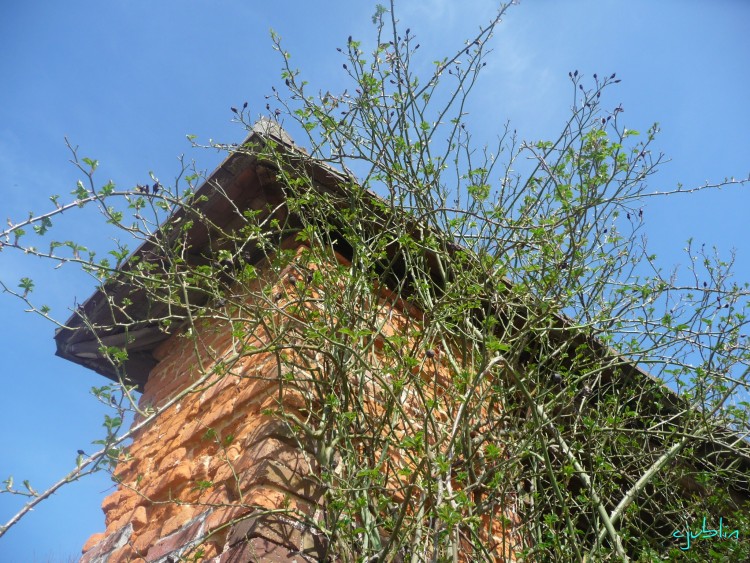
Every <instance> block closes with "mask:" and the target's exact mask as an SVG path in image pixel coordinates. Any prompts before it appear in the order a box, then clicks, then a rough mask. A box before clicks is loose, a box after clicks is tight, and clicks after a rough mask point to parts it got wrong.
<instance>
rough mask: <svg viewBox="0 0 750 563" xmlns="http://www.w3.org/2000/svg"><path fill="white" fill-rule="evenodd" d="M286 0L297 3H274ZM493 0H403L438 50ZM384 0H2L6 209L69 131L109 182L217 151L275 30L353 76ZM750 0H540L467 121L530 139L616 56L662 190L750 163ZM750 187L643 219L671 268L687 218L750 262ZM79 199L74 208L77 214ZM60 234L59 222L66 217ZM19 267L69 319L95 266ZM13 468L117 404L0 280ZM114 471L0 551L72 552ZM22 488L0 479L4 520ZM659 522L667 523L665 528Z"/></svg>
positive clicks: (94, 433) (272, 74) (0, 350)
mask: <svg viewBox="0 0 750 563" xmlns="http://www.w3.org/2000/svg"><path fill="white" fill-rule="evenodd" d="M278 6H283V7H278ZM494 6H495V3H494V2H489V1H485V0H464V1H461V2H458V1H448V0H419V1H402V2H401V3H400V5H399V13H400V18H401V21H402V22H403V24H404V26H408V27H410V28H411V31H412V33H414V34H416V35H417V36H418V41H419V42H420V43H421V48H420V53H421V55H422V56H423V57H424V59H423V60H422V61H421V63H420V64H422V65H424V68H428V67H429V66H430V63H431V61H432V60H435V59H438V58H441V57H442V56H444V55H446V54H449V53H451V52H452V51H453V50H455V49H457V48H459V47H460V46H461V44H462V40H463V39H464V38H465V37H468V36H469V35H471V34H472V33H474V32H475V31H476V30H477V27H478V26H479V25H480V24H482V23H483V22H485V21H486V20H488V19H489V17H490V16H491V15H492V13H493V11H494ZM373 11H374V3H370V2H361V1H351V0H348V1H346V2H344V1H340V0H327V1H325V2H323V1H317V2H316V1H304V2H302V1H296V2H295V1H289V2H285V3H283V4H279V3H275V5H272V3H270V2H244V1H236V0H214V1H211V2H205V1H197V0H180V1H176V0H159V1H158V2H154V1H145V0H128V1H117V0H113V1H110V2H100V1H93V0H88V1H74V2H58V1H51V0H47V1H41V0H39V1H36V2H4V3H3V4H2V7H0V52H1V53H2V55H1V56H0V78H1V79H2V87H0V195H1V197H0V219H3V220H5V218H6V217H11V218H14V219H19V218H23V217H25V216H26V214H27V213H28V212H29V211H32V210H33V211H43V210H48V209H50V208H51V204H50V203H49V201H48V199H47V198H48V196H49V195H51V194H61V195H63V196H66V195H67V194H69V192H70V191H71V190H72V189H73V188H74V186H75V182H76V180H78V179H79V177H80V174H77V173H76V170H75V169H74V168H73V167H72V166H71V165H70V164H68V163H67V160H68V158H69V156H70V155H69V153H68V152H67V149H66V147H65V144H64V141H63V138H64V136H67V137H68V138H69V139H70V140H71V141H72V142H73V143H74V144H77V145H80V147H81V148H80V151H81V156H89V157H91V158H96V159H98V160H99V161H100V163H101V164H100V169H99V171H98V173H97V175H98V177H99V179H100V182H101V184H103V183H105V182H106V180H107V179H109V178H112V179H113V180H114V181H115V182H116V183H117V185H118V186H121V187H128V186H133V185H135V184H136V183H138V182H144V181H146V180H147V179H148V171H149V170H153V171H154V172H155V173H156V174H157V176H159V177H160V178H161V179H162V181H165V182H169V179H170V178H171V177H173V176H174V175H175V174H176V173H177V172H178V170H179V167H178V163H177V160H176V157H177V156H178V155H180V154H182V153H186V154H187V156H188V157H189V158H194V159H196V161H197V162H198V164H199V166H200V167H201V168H204V169H209V170H210V169H212V168H213V167H214V166H215V165H216V164H217V163H218V162H219V161H220V158H221V155H218V154H216V153H213V152H208V151H203V152H201V151H192V150H190V149H189V145H188V143H187V142H186V141H185V135H186V134H195V135H197V136H198V139H199V140H203V141H205V140H207V139H209V138H212V139H216V140H221V141H225V142H237V141H240V140H242V139H243V138H244V136H245V132H244V131H243V130H242V129H241V128H239V127H238V126H237V125H235V124H232V123H230V121H231V118H232V117H233V115H232V113H231V112H230V111H229V107H230V106H237V105H241V104H242V103H243V102H244V101H248V102H249V109H250V110H251V114H252V115H253V116H254V117H257V116H259V115H260V114H261V113H263V112H264V108H265V104H266V100H265V99H264V95H266V94H269V93H270V90H271V86H272V85H275V86H276V87H280V86H281V85H282V83H283V82H282V81H281V80H280V67H281V60H280V58H279V56H278V54H277V53H275V52H274V51H273V50H272V49H271V41H270V37H269V29H270V28H273V29H275V30H276V31H277V32H278V33H279V34H280V35H281V36H282V37H283V39H284V45H285V47H286V49H287V50H288V51H290V52H291V53H292V57H293V58H292V62H293V63H294V65H295V66H297V67H299V68H301V69H303V71H304V74H305V76H306V78H307V79H308V80H310V82H311V86H312V87H313V89H314V90H317V89H318V88H320V89H322V90H323V91H325V90H326V89H330V90H331V91H337V90H341V89H343V88H344V87H346V86H347V84H346V83H345V82H344V79H345V76H344V73H343V71H342V69H341V63H342V62H343V61H342V60H341V56H340V55H339V54H338V53H337V52H336V50H335V48H336V47H338V46H343V45H345V42H346V37H347V36H348V35H350V34H351V35H353V36H354V37H355V38H357V39H364V40H366V41H371V39H372V32H373V27H372V25H371V23H370V16H371V14H372V13H373ZM748 24H750V3H749V2H746V1H744V0H714V1H712V2H698V1H690V0H659V2H654V1H650V0H628V1H620V2H616V1H614V0H588V1H586V0H569V1H567V2H560V1H557V0H555V1H553V0H536V1H534V0H526V1H524V2H522V3H521V5H520V6H517V7H514V8H513V9H512V10H511V12H510V13H509V14H508V16H507V17H506V18H505V21H504V22H503V23H502V25H501V26H500V28H499V30H498V34H497V36H496V38H495V40H494V42H493V47H494V53H493V54H492V55H491V57H490V59H489V63H488V66H487V67H486V69H485V71H486V72H485V74H484V77H483V78H482V79H481V81H480V84H479V87H478V88H477V90H476V91H475V96H474V98H473V104H472V106H471V107H470V111H471V115H470V117H469V122H470V124H471V125H472V127H473V129H474V131H475V133H476V136H477V138H480V139H486V140H487V141H492V140H493V138H494V135H495V133H496V132H498V131H500V129H501V127H502V125H503V124H504V122H505V121H506V120H508V119H510V120H511V127H513V128H515V129H517V130H518V132H519V135H520V136H521V138H523V139H527V140H536V139H540V138H550V137H552V136H554V135H556V134H557V133H558V132H559V131H560V128H561V127H562V125H563V123H564V119H565V117H566V115H567V112H568V109H569V106H570V104H571V101H572V96H571V94H572V89H571V86H570V83H569V79H568V72H569V71H572V70H575V69H577V70H578V71H579V72H581V73H583V74H584V75H585V76H587V77H589V78H590V77H591V75H592V74H593V73H595V72H596V73H599V74H600V75H604V74H610V73H612V72H617V75H618V77H619V78H621V79H622V83H621V84H619V85H617V86H615V87H613V88H611V89H610V90H609V91H608V93H607V95H606V96H607V97H606V99H605V100H604V106H605V107H610V108H614V107H616V106H617V105H618V104H619V103H622V104H623V108H624V109H625V113H624V114H623V116H621V117H620V119H621V120H622V119H624V122H625V124H626V126H627V127H628V128H631V129H637V130H640V131H645V130H646V129H647V128H648V127H649V126H650V125H651V124H652V123H653V122H655V121H658V122H660V125H661V130H662V133H661V135H660V136H659V137H658V139H657V143H656V147H657V148H658V149H660V150H662V151H663V152H664V153H666V154H667V155H668V156H669V157H670V158H671V159H672V160H671V162H670V163H669V164H666V165H664V166H663V167H662V170H661V173H660V174H659V175H658V176H657V177H655V178H654V179H652V181H651V184H650V187H651V188H652V189H653V190H657V189H658V190H663V189H669V188H673V187H674V186H675V185H676V184H677V183H678V182H682V183H683V184H685V185H686V186H697V185H700V184H702V183H703V182H705V181H706V180H710V181H719V180H722V179H723V178H724V177H725V176H736V177H742V176H747V175H748V173H750V158H749V156H750V103H749V102H748V100H749V99H750V96H748V82H749V80H750V68H749V66H750V34H748V33H747V27H748ZM748 189H750V188H747V187H745V188H736V187H735V188H725V189H724V190H722V191H719V192H711V193H702V194H698V195H695V196H690V197H686V196H681V197H676V198H670V199H667V200H663V201H659V202H656V201H654V202H649V204H648V206H647V207H646V208H645V220H646V226H645V232H646V233H647V235H648V237H649V243H650V246H651V247H652V249H653V250H654V251H655V252H656V253H657V254H658V255H659V256H660V259H661V262H662V264H663V265H664V266H665V267H667V268H668V267H669V266H670V265H672V264H678V263H681V262H682V263H684V261H685V257H684V254H682V251H681V249H682V248H683V247H684V246H685V241H686V240H687V238H688V237H690V236H694V237H695V239H696V241H697V242H698V243H699V244H700V243H706V244H707V245H708V246H711V245H716V246H718V247H719V248H720V249H722V251H723V252H724V253H725V254H726V255H728V253H729V251H730V249H732V248H736V249H737V262H736V266H737V268H736V269H737V273H738V277H739V278H740V279H741V280H748V279H750V242H748V240H747V234H748V228H747V211H748V208H749V207H750V198H749V197H748V195H747V190H748ZM71 215H73V214H71ZM55 229H56V230H58V231H59V232H62V231H63V229H69V230H70V232H71V233H73V234H71V238H75V239H77V240H80V241H83V242H87V243H90V244H92V245H93V246H94V247H96V248H101V249H104V248H106V247H107V245H108V244H109V242H108V241H107V240H106V236H107V231H105V230H103V229H102V227H101V225H100V224H99V223H97V222H96V217H95V216H94V215H84V216H83V218H82V217H81V216H71V217H65V218H64V221H62V223H61V224H60V225H56V226H55ZM58 236H59V235H58ZM23 275H31V277H33V278H34V279H35V281H36V282H37V289H36V291H35V295H38V296H39V298H40V300H41V301H42V302H44V303H47V304H49V305H50V306H52V308H53V313H57V315H58V316H59V317H61V318H63V319H64V318H67V316H68V313H69V309H70V308H72V307H73V304H74V300H75V299H77V300H78V301H79V302H80V301H82V300H84V299H85V298H86V297H88V296H89V295H90V294H91V292H92V290H93V282H92V281H91V280H90V279H89V278H87V277H86V276H84V275H82V274H80V273H78V272H75V271H74V269H73V268H70V267H63V268H60V269H58V270H53V269H52V267H51V265H50V264H45V263H44V262H43V261H40V260H30V259H29V257H27V256H18V255H14V254H12V253H10V252H2V253H0V279H2V280H4V281H6V282H8V283H12V284H15V283H17V280H18V279H19V278H20V277H21V276H23ZM0 313H1V314H2V320H3V322H2V323H0V480H3V479H5V478H7V476H8V475H10V474H12V475H13V476H14V477H15V479H16V483H20V482H21V481H22V480H23V479H29V480H30V481H31V483H32V484H33V486H34V487H35V488H36V489H37V490H43V489H45V488H46V487H47V486H48V485H49V484H51V483H52V482H54V481H55V480H56V479H57V478H59V477H60V476H61V475H63V474H64V473H66V472H67V471H69V470H70V469H71V468H72V467H74V464H75V458H76V450H78V449H79V448H81V449H84V450H87V451H88V450H89V449H91V448H92V446H91V445H90V442H91V440H94V439H97V438H99V437H100V430H101V423H102V418H103V414H104V413H106V412H108V410H107V409H106V408H105V407H103V406H101V405H98V404H97V403H96V402H95V400H94V399H93V397H91V395H90V394H89V389H90V387H91V386H93V385H101V384H103V383H104V380H103V379H102V378H101V377H99V376H97V375H95V374H93V373H91V372H88V371H87V370H85V369H83V368H81V367H78V366H74V365H72V364H70V363H68V362H65V361H63V360H61V359H59V358H56V357H54V346H53V341H52V335H53V329H54V327H53V326H52V325H51V324H50V323H49V322H47V321H45V320H43V319H40V318H38V317H33V316H32V315H28V314H25V313H23V307H22V306H21V304H20V303H18V302H16V301H14V300H13V299H11V298H10V297H8V296H2V295H0ZM109 492H111V483H110V482H109V480H108V479H107V478H106V476H103V475H102V476H99V477H95V478H91V479H89V480H88V481H86V482H84V483H79V484H74V485H72V486H69V487H68V488H67V489H66V490H63V492H61V493H58V494H57V495H55V496H54V497H53V498H52V499H50V500H49V501H47V502H45V503H43V504H42V505H41V506H40V507H39V508H38V509H37V510H35V511H34V513H32V514H31V515H30V516H28V517H27V518H26V519H25V520H24V521H23V522H22V523H21V524H19V525H18V526H17V527H16V528H15V529H13V530H11V531H10V532H9V533H8V534H7V535H6V536H5V537H4V538H2V539H0V561H3V562H29V561H66V560H67V559H68V557H74V558H77V557H78V555H79V554H80V548H81V546H82V544H83V543H84V542H85V541H86V539H87V538H88V536H89V535H90V534H92V533H94V532H97V531H102V530H103V529H104V519H103V515H102V512H101V510H100V504H101V500H102V498H103V497H104V496H105V495H106V494H108V493H109ZM19 506H20V503H19V502H18V499H15V498H9V497H8V495H0V521H1V522H5V521H7V519H8V518H10V516H11V515H12V514H14V513H15V511H16V510H17V509H18V507H19ZM665 541H667V540H666V539H665Z"/></svg>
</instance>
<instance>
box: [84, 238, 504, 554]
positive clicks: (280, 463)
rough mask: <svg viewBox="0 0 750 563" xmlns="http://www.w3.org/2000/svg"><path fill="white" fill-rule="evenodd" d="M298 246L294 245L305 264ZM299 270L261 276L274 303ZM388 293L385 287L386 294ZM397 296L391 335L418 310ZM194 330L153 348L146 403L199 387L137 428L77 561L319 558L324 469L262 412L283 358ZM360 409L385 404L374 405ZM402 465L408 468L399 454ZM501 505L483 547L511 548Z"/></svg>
mask: <svg viewBox="0 0 750 563" xmlns="http://www.w3.org/2000/svg"><path fill="white" fill-rule="evenodd" d="M303 251H304V247H299V248H297V256H298V260H299V256H300V255H301V254H302V252H303ZM337 258H338V260H339V261H340V262H344V261H345V259H344V258H342V257H340V256H338V257H337ZM302 266H304V268H308V267H309V265H307V264H303V265H302ZM299 270H300V264H298V263H295V262H293V263H292V264H291V265H290V266H289V267H288V268H287V269H286V270H284V271H281V272H280V273H278V274H277V275H276V276H274V277H273V278H270V277H268V276H266V277H265V282H264V283H268V284H271V285H272V286H273V289H272V291H271V292H269V293H268V295H270V296H271V297H270V299H272V300H273V302H274V303H275V304H276V305H275V306H277V307H283V306H284V304H285V302H286V301H288V299H289V298H290V296H291V295H292V294H293V293H294V292H295V278H294V277H293V276H294V275H295V273H296V272H298V271H299ZM389 297H390V298H392V296H388V295H387V292H382V293H381V298H389ZM386 301H390V302H394V301H393V300H392V299H386ZM396 302H398V301H396ZM398 303H401V305H399V306H398V307H396V308H395V309H385V310H384V312H383V314H384V315H386V316H387V322H386V327H385V330H384V331H383V332H384V336H387V335H388V334H389V333H390V334H392V333H394V332H401V333H403V331H407V330H409V327H412V326H413V325H414V323H415V319H419V318H420V314H419V311H415V310H414V309H413V308H409V307H405V306H403V303H402V302H398ZM416 322H418V321H416ZM194 336H195V337H196V338H195V339H192V338H185V337H183V336H180V335H177V336H173V337H171V338H170V339H169V340H167V341H166V342H164V343H163V344H162V345H161V346H160V347H159V348H158V349H157V351H156V353H155V357H156V359H157V360H159V364H158V365H157V366H156V367H155V368H154V369H153V370H152V372H151V374H150V376H149V380H148V383H147V384H146V386H145V390H144V393H143V396H142V397H141V401H140V404H141V407H142V408H145V407H146V406H153V407H155V408H157V409H160V410H161V409H163V406H164V405H165V404H167V402H168V401H170V400H171V399H172V398H173V397H175V396H176V395H177V394H179V393H181V392H184V391H185V390H186V389H188V388H190V387H191V386H194V385H195V384H196V382H199V384H198V386H197V387H196V388H195V389H194V391H193V392H191V393H188V394H186V395H185V396H184V397H182V398H180V399H179V400H177V401H176V402H174V404H171V406H169V407H168V408H165V409H163V411H162V412H161V413H160V414H159V416H158V418H157V419H156V420H155V421H154V422H153V423H152V424H150V425H149V426H147V427H145V428H144V429H142V430H140V431H139V432H138V433H137V434H136V435H135V437H134V439H133V443H132V446H131V447H130V448H129V455H128V458H127V459H124V460H123V461H121V462H120V463H119V464H118V467H117V469H116V471H115V476H116V478H117V479H118V480H119V482H120V485H119V486H118V489H117V491H116V492H114V493H113V494H112V495H110V496H109V497H107V498H106V499H105V501H104V502H103V504H102V509H103V510H104V513H105V523H106V530H105V531H104V532H103V533H100V534H95V535H93V536H92V537H91V538H90V539H89V541H88V542H87V543H86V545H85V546H84V556H83V559H82V561H85V562H88V561H98V560H100V559H102V558H104V557H105V556H107V555H109V556H110V559H109V561H112V562H116V561H130V560H135V561H139V560H140V561H154V560H157V559H159V558H164V557H166V556H167V555H169V554H172V555H174V556H178V555H179V556H183V557H190V556H192V555H195V554H196V553H201V554H202V560H210V559H212V558H216V559H215V561H222V562H224V563H226V562H228V561H237V562H239V561H254V560H258V561H291V560H295V561H305V560H309V561H317V560H318V559H319V556H320V554H321V553H323V550H324V541H323V540H324V538H322V537H320V536H319V535H318V534H317V533H316V532H314V530H313V529H312V528H311V527H309V526H306V525H304V524H303V523H302V520H304V518H305V517H307V518H310V519H312V520H318V519H319V511H320V505H321V503H322V502H323V491H322V489H321V488H320V486H319V485H318V484H316V480H315V479H314V478H311V477H310V476H311V474H312V475H314V474H315V473H317V472H318V467H317V465H316V462H315V461H314V459H313V456H311V455H309V454H308V453H306V452H305V451H304V449H302V448H300V444H299V442H298V441H297V438H296V437H295V436H293V435H291V433H290V431H289V430H288V428H287V426H286V425H285V424H284V423H282V422H280V421H279V420H278V419H277V418H275V417H273V416H272V415H268V414H264V413H263V411H264V410H265V409H271V408H273V407H274V406H276V402H277V398H278V393H279V373H278V363H277V361H276V357H275V356H274V355H273V354H271V353H269V352H257V353H253V354H252V355H243V354H238V353H237V352H238V347H239V344H240V343H239V342H238V340H237V337H236V335H235V336H233V335H232V331H231V329H230V327H229V325H228V323H227V322H225V321H219V320H215V321H208V322H205V323H202V324H201V325H200V326H199V327H198V328H197V329H196V334H195V335H194ZM251 338H252V339H253V344H255V345H261V344H263V342H264V341H265V340H267V339H268V337H267V336H266V335H265V334H264V333H263V332H262V331H257V332H255V333H253V334H252V336H251ZM379 353H380V352H379V351H377V350H376V352H375V354H379ZM235 356H237V357H238V359H236V361H233V362H229V364H228V365H227V366H224V367H225V369H223V370H220V371H221V372H222V373H215V374H214V375H212V376H211V377H209V378H208V379H207V380H206V381H200V380H201V374H202V373H210V372H211V371H212V368H213V367H214V366H215V365H216V362H217V360H219V361H221V360H226V359H227V358H232V357H235ZM433 364H434V369H433V373H432V374H431V377H434V378H435V381H440V382H442V383H441V385H447V384H450V381H449V373H448V370H447V368H446V367H445V366H442V365H441V363H440V362H439V361H437V360H436V361H435V362H433ZM200 365H202V369H201V367H199V366H200ZM436 388H437V387H436ZM375 395H376V393H373V396H375ZM284 401H285V404H286V405H287V406H291V407H292V408H295V407H296V406H301V405H302V404H303V403H304V401H301V400H299V394H298V393H297V394H295V392H294V391H293V390H292V391H287V392H286V393H285V395H284ZM297 401H298V402H299V405H295V402H297ZM364 404H365V408H368V409H373V410H377V409H378V408H379V407H378V406H377V401H374V400H373V401H365V403H364ZM407 407H408V405H407ZM437 417H438V418H440V414H439V413H438V414H437ZM442 419H443V422H445V421H447V420H448V417H447V416H442ZM136 422H138V421H136ZM391 457H392V458H393V459H396V460H399V452H398V451H393V452H391ZM400 463H401V464H407V462H406V461H405V460H403V459H401V460H400ZM209 483H210V485H209ZM394 490H398V489H397V488H395V489H394ZM397 500H398V499H397ZM274 510H276V511H277V512H276V513H274V512H271V513H269V511H274ZM290 511H291V512H290ZM501 511H502V508H498V514H494V515H486V516H485V518H486V520H487V522H488V523H489V521H490V520H492V521H494V522H495V527H494V530H495V532H494V535H495V537H494V540H493V539H491V538H489V537H488V538H487V541H488V544H493V542H494V544H495V545H499V544H502V543H505V544H506V545H507V542H503V540H504V539H505V540H507V539H508V538H507V537H504V536H503V532H502V530H500V531H498V530H499V529H498V527H497V520H498V517H501V516H502V514H500V512H501ZM292 514H297V515H298V517H297V518H295V517H293V516H292ZM500 519H501V518H500ZM497 550H498V551H497V553H498V554H500V553H501V551H502V550H501V549H500V548H499V547H498V548H497ZM177 560H178V559H175V561H177ZM199 560H201V559H199Z"/></svg>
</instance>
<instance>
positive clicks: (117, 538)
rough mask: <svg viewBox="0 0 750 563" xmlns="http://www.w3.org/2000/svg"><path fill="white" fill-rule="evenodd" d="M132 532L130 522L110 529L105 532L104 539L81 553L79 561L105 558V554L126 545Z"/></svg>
mask: <svg viewBox="0 0 750 563" xmlns="http://www.w3.org/2000/svg"><path fill="white" fill-rule="evenodd" d="M132 534H133V527H132V526H131V525H130V524H127V525H125V526H123V527H122V528H119V529H117V530H112V531H111V532H110V533H109V534H107V538H106V539H105V540H104V541H101V542H99V543H98V544H97V545H96V546H94V547H92V548H91V549H89V550H88V551H87V552H86V553H84V554H83V557H81V561H80V563H96V562H99V561H103V560H107V559H106V556H107V555H109V554H111V553H113V552H114V551H116V550H117V549H119V548H121V547H123V546H124V545H126V544H127V543H128V541H129V540H130V536H131V535H132Z"/></svg>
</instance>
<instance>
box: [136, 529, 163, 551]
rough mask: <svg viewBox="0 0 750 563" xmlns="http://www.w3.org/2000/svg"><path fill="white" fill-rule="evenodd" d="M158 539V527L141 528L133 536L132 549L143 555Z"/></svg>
mask: <svg viewBox="0 0 750 563" xmlns="http://www.w3.org/2000/svg"><path fill="white" fill-rule="evenodd" d="M134 535H135V534H134ZM158 539H159V530H158V529H156V528H151V529H147V530H142V531H141V532H140V533H139V534H138V535H136V536H135V540H134V541H133V550H134V551H135V552H136V553H137V554H139V555H144V554H146V553H148V550H149V548H150V547H151V546H152V545H154V543H156V541H157V540H158Z"/></svg>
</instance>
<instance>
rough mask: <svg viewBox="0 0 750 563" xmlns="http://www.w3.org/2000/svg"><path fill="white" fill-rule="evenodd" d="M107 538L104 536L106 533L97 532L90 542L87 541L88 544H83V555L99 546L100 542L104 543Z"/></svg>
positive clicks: (90, 538)
mask: <svg viewBox="0 0 750 563" xmlns="http://www.w3.org/2000/svg"><path fill="white" fill-rule="evenodd" d="M105 537H106V536H105V535H104V532H97V533H95V534H92V535H91V536H90V537H89V539H88V540H86V543H85V544H83V549H82V550H81V552H82V553H86V552H87V551H89V550H90V549H91V548H92V547H94V546H95V545H96V544H98V543H99V542H100V541H102V540H103V539H104V538H105Z"/></svg>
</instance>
